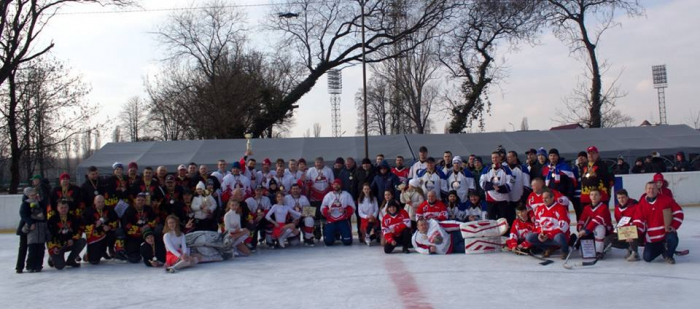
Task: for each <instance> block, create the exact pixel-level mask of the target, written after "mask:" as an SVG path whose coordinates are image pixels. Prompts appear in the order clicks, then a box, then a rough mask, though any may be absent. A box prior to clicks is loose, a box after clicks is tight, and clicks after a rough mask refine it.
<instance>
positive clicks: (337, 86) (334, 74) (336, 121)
mask: <svg viewBox="0 0 700 309" xmlns="http://www.w3.org/2000/svg"><path fill="white" fill-rule="evenodd" d="M327 78H328V93H329V94H330V95H331V122H332V128H333V130H332V131H333V137H340V135H341V133H340V94H341V93H342V92H343V75H342V74H341V72H340V70H338V69H332V70H328V73H327Z"/></svg>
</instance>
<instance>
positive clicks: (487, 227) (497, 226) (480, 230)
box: [460, 218, 508, 239]
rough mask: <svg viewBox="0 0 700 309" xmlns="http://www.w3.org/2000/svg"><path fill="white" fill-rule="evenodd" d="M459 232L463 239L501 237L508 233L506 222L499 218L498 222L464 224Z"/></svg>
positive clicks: (481, 221) (480, 221)
mask: <svg viewBox="0 0 700 309" xmlns="http://www.w3.org/2000/svg"><path fill="white" fill-rule="evenodd" d="M460 231H461V232H462V237H464V238H465V239H468V238H478V237H496V236H501V235H503V234H505V233H507V232H508V221H507V220H506V219H505V218H500V219H498V220H479V221H471V222H465V223H462V224H461V225H460Z"/></svg>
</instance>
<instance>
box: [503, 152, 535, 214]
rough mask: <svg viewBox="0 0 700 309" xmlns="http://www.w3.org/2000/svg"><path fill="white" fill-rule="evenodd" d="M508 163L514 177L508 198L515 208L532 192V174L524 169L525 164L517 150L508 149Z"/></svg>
mask: <svg viewBox="0 0 700 309" xmlns="http://www.w3.org/2000/svg"><path fill="white" fill-rule="evenodd" d="M506 163H507V164H508V168H509V169H510V172H511V175H512V177H513V183H512V185H511V187H510V192H508V200H509V201H510V206H511V207H513V208H514V209H515V207H517V206H518V204H520V203H521V202H523V201H524V200H525V199H526V198H527V196H528V195H529V194H530V192H532V189H531V188H530V174H528V173H527V172H526V171H524V170H523V164H522V163H521V162H520V159H519V158H518V153H517V152H515V151H508V153H507V154H506Z"/></svg>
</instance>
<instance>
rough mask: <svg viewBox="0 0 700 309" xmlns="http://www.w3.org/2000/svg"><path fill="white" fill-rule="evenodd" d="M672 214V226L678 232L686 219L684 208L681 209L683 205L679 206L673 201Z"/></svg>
mask: <svg viewBox="0 0 700 309" xmlns="http://www.w3.org/2000/svg"><path fill="white" fill-rule="evenodd" d="M671 212H672V213H673V221H671V226H672V227H673V229H676V230H677V229H679V228H681V224H683V219H684V218H685V215H684V214H683V208H681V205H678V203H676V201H675V200H673V203H672V204H671Z"/></svg>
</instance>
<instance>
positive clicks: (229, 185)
mask: <svg viewBox="0 0 700 309" xmlns="http://www.w3.org/2000/svg"><path fill="white" fill-rule="evenodd" d="M236 188H241V190H243V193H244V195H245V196H246V197H249V196H252V195H253V194H252V192H251V191H252V189H253V188H255V186H253V185H251V181H250V179H248V177H246V176H245V175H243V174H241V163H240V162H233V164H231V173H230V174H228V175H226V176H224V181H223V183H222V184H221V191H222V194H221V200H222V201H223V202H224V203H227V202H228V200H229V199H230V198H231V194H232V193H233V190H235V189H236Z"/></svg>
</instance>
